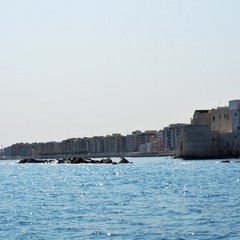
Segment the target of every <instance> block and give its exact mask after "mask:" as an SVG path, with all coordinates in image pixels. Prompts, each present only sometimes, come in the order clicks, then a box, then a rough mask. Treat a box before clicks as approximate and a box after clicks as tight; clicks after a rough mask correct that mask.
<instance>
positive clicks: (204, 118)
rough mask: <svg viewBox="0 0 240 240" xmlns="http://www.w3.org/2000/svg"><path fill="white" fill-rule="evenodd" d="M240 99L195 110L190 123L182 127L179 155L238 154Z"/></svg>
mask: <svg viewBox="0 0 240 240" xmlns="http://www.w3.org/2000/svg"><path fill="white" fill-rule="evenodd" d="M239 153H240V100H232V101H230V102H229V106H228V107H218V108H216V109H211V110H197V111H195V112H194V115H193V119H192V121H191V125H186V126H183V127H181V129H180V133H179V143H178V156H179V157H182V158H185V159H193V158H223V157H239Z"/></svg>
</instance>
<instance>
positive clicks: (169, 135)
mask: <svg viewBox="0 0 240 240" xmlns="http://www.w3.org/2000/svg"><path fill="white" fill-rule="evenodd" d="M185 125H186V124H184V123H177V124H171V125H169V126H168V127H165V128H164V150H165V151H169V150H170V151H172V150H177V146H178V135H179V131H180V128H181V127H183V126H185Z"/></svg>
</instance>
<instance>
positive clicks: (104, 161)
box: [99, 158, 113, 164]
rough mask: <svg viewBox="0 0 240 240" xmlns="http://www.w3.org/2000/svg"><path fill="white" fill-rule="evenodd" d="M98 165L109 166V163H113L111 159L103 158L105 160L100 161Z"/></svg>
mask: <svg viewBox="0 0 240 240" xmlns="http://www.w3.org/2000/svg"><path fill="white" fill-rule="evenodd" d="M99 163H105V164H110V163H113V161H112V159H111V158H105V159H102V160H101V161H100V162H99Z"/></svg>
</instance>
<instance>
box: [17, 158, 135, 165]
mask: <svg viewBox="0 0 240 240" xmlns="http://www.w3.org/2000/svg"><path fill="white" fill-rule="evenodd" d="M18 163H20V164H21V163H46V164H48V163H56V164H127V163H132V162H129V161H128V160H127V159H126V158H121V160H120V161H119V162H118V163H117V162H115V161H113V160H112V159H111V158H104V159H101V160H93V159H90V158H82V157H73V158H64V159H51V160H49V159H34V158H25V159H22V160H20V161H19V162H18Z"/></svg>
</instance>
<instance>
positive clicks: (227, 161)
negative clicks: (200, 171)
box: [222, 160, 230, 163]
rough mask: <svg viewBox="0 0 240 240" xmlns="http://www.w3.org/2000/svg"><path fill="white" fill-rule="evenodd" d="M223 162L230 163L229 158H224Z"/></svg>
mask: <svg viewBox="0 0 240 240" xmlns="http://www.w3.org/2000/svg"><path fill="white" fill-rule="evenodd" d="M222 163H230V161H229V160H223V161H222Z"/></svg>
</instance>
